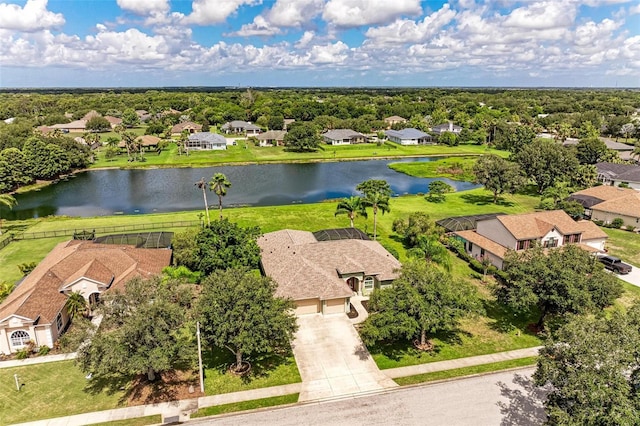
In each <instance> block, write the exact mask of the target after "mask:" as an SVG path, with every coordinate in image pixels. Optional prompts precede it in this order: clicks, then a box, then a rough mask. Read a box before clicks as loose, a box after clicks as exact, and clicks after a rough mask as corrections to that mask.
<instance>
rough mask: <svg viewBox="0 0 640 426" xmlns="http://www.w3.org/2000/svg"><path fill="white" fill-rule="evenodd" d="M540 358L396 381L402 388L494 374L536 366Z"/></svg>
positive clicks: (438, 372)
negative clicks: (509, 369) (495, 372)
mask: <svg viewBox="0 0 640 426" xmlns="http://www.w3.org/2000/svg"><path fill="white" fill-rule="evenodd" d="M537 360H538V357H535V356H532V357H528V358H520V359H512V360H509V361H500V362H493V363H491V364H483V365H476V366H473V367H463V368H456V369H453V370H445V371H436V372H434V373H425V374H416V375H415V376H408V377H400V378H397V379H395V380H394V381H395V382H396V383H397V384H399V385H400V386H406V385H415V384H418V383H425V382H433V381H435V380H446V379H452V378H455V377H464V376H471V375H474V374H483V373H492V372H494V371H500V370H506V369H508V368H517V367H527V366H531V365H535V363H536V361H537Z"/></svg>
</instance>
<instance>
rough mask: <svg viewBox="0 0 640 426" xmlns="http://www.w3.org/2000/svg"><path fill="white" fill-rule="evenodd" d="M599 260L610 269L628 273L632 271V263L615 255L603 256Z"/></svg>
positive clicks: (619, 272)
mask: <svg viewBox="0 0 640 426" xmlns="http://www.w3.org/2000/svg"><path fill="white" fill-rule="evenodd" d="M598 260H599V261H600V262H601V263H602V264H603V265H604V267H605V268H607V269H608V270H610V271H613V272H617V273H618V274H628V273H629V272H631V265H627V264H626V263H623V262H622V261H621V260H620V259H618V258H617V257H615V256H602V257H599V258H598Z"/></svg>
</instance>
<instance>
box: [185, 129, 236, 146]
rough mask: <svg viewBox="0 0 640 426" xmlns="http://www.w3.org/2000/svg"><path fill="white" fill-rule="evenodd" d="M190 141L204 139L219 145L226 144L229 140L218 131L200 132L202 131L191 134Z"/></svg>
mask: <svg viewBox="0 0 640 426" xmlns="http://www.w3.org/2000/svg"><path fill="white" fill-rule="evenodd" d="M189 140H190V141H204V142H209V143H214V144H218V145H226V144H227V140H226V139H225V137H224V136H222V135H219V134H218V133H211V132H200V133H192V134H190V135H189Z"/></svg>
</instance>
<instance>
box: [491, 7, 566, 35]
mask: <svg viewBox="0 0 640 426" xmlns="http://www.w3.org/2000/svg"><path fill="white" fill-rule="evenodd" d="M576 13H577V9H576V5H575V3H571V2H566V1H542V2H535V3H531V4H529V5H527V6H524V7H519V8H517V9H514V10H513V11H512V12H511V13H510V14H509V15H508V16H507V19H506V20H505V22H504V26H505V27H512V28H525V29H537V30H544V29H550V28H559V27H568V26H571V24H572V23H573V22H574V21H575V19H576Z"/></svg>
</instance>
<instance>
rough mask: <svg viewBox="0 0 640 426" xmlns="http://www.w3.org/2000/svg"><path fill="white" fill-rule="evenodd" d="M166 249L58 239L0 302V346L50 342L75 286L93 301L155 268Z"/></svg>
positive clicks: (165, 259)
mask: <svg viewBox="0 0 640 426" xmlns="http://www.w3.org/2000/svg"><path fill="white" fill-rule="evenodd" d="M171 253H172V252H171V250H169V249H146V248H136V247H135V246H129V245H114V244H98V243H94V242H92V241H78V240H71V241H65V242H62V243H60V244H58V245H57V246H56V247H55V248H54V249H53V250H51V252H49V254H48V255H47V257H45V258H44V260H42V262H40V263H39V264H38V266H36V268H35V269H34V270H33V271H32V272H31V273H30V274H29V275H28V276H27V277H26V278H25V279H24V280H23V281H22V282H21V283H20V284H19V285H18V286H17V287H16V289H15V290H13V292H12V293H11V294H9V296H8V297H7V298H6V299H5V300H4V302H2V304H0V352H1V353H3V354H9V353H12V352H16V351H18V350H20V349H23V348H24V347H25V346H27V345H28V344H29V342H33V343H34V345H35V347H40V346H48V347H53V345H54V343H55V342H56V340H58V338H59V337H60V335H61V334H62V332H63V331H64V330H65V329H66V327H67V326H68V324H69V322H70V318H69V315H68V313H67V310H66V308H65V304H66V302H67V298H68V296H69V294H71V293H73V292H79V293H80V294H82V296H83V297H84V298H85V299H86V300H87V302H88V303H89V306H91V305H94V304H95V303H97V302H98V301H99V298H100V295H101V294H102V293H104V292H106V291H112V290H113V289H118V288H123V286H124V284H125V283H126V282H127V281H129V280H131V279H132V278H135V277H142V278H147V277H151V276H153V275H158V274H160V273H161V272H162V269H163V268H164V267H166V266H169V264H170V263H171Z"/></svg>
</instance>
